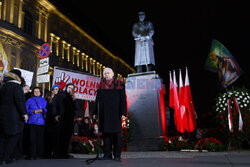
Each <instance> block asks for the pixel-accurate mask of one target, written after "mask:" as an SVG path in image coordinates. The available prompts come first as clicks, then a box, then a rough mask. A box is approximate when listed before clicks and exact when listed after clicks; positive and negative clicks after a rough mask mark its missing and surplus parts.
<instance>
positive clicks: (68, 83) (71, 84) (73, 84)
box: [65, 83, 75, 90]
mask: <svg viewBox="0 0 250 167" xmlns="http://www.w3.org/2000/svg"><path fill="white" fill-rule="evenodd" d="M69 85H73V86H74V88H75V85H74V84H73V83H68V84H67V85H66V88H65V90H66V89H67V88H68V86H69Z"/></svg>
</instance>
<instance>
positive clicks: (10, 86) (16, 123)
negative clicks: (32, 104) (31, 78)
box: [0, 70, 28, 164]
mask: <svg viewBox="0 0 250 167" xmlns="http://www.w3.org/2000/svg"><path fill="white" fill-rule="evenodd" d="M27 120H28V115H27V111H26V108H25V96H24V92H23V88H22V86H21V71H20V70H11V71H10V72H8V73H5V74H4V79H3V83H2V85H1V87H0V160H1V161H0V164H3V163H12V162H13V159H14V158H15V157H13V153H14V150H15V148H16V147H17V143H18V140H19V138H20V134H21V133H22V131H23V127H24V122H25V121H27Z"/></svg>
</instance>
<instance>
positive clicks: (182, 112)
mask: <svg viewBox="0 0 250 167" xmlns="http://www.w3.org/2000/svg"><path fill="white" fill-rule="evenodd" d="M179 104H180V132H181V133H184V132H185V128H186V125H187V118H186V107H185V104H184V87H183V81H182V75H181V69H180V70H179Z"/></svg>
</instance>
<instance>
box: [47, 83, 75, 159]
mask: <svg viewBox="0 0 250 167" xmlns="http://www.w3.org/2000/svg"><path fill="white" fill-rule="evenodd" d="M74 88H75V87H74V84H72V83H69V84H67V85H66V89H65V91H62V92H61V93H59V94H58V95H57V96H55V98H54V100H53V102H52V113H53V115H54V118H55V120H56V122H57V128H56V129H57V130H56V131H57V132H56V133H57V134H56V141H57V142H56V148H55V155H54V157H55V158H73V156H71V155H69V154H68V148H69V143H70V139H71V136H72V134H73V130H74V117H75V114H76V112H77V110H79V106H78V104H77V101H76V98H75V94H74Z"/></svg>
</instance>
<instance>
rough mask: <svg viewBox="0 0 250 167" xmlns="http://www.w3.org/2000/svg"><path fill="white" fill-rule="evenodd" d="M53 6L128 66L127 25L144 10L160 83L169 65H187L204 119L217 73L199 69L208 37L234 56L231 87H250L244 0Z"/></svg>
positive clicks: (97, 0) (248, 13)
mask: <svg viewBox="0 0 250 167" xmlns="http://www.w3.org/2000/svg"><path fill="white" fill-rule="evenodd" d="M50 2H52V3H53V4H55V6H57V8H58V9H59V10H60V11H61V12H62V13H64V14H65V15H66V16H67V17H69V18H70V19H71V20H73V21H74V22H75V23H76V24H78V25H79V26H80V27H82V28H83V29H84V30H85V31H86V32H87V33H89V34H90V35H91V36H93V37H94V38H95V39H96V40H97V41H98V42H99V43H101V44H102V45H103V46H104V47H106V48H107V49H109V50H110V51H111V52H112V53H114V54H115V55H116V56H119V57H121V58H122V59H123V60H125V61H126V62H127V63H128V64H129V65H131V66H132V67H133V63H134V49H135V47H134V45H135V44H134V39H133V36H132V26H133V24H134V23H135V22H137V21H138V15H137V13H138V12H139V11H145V12H146V20H149V21H151V22H152V23H153V25H154V30H155V34H154V36H153V40H154V44H155V45H154V52H155V60H156V71H157V73H158V74H159V75H160V77H161V78H162V79H163V82H164V83H165V84H166V93H167V95H166V99H167V100H168V89H169V87H168V85H169V83H168V82H169V70H176V71H177V74H178V75H177V76H176V77H177V80H178V78H179V73H178V72H179V69H182V70H183V73H182V77H183V80H184V77H185V73H184V72H185V71H184V70H185V67H188V70H189V80H190V85H191V90H192V95H193V99H194V104H195V108H196V111H197V114H198V116H199V118H200V120H206V118H207V116H209V114H208V113H209V112H210V111H211V110H212V107H213V105H214V104H215V103H214V98H215V97H216V96H217V94H218V93H219V92H223V90H221V89H220V88H219V84H218V75H217V74H216V73H211V72H209V71H206V70H205V69H204V63H205V61H206V59H207V56H208V53H209V50H210V47H211V42H212V39H216V40H218V41H219V42H221V43H222V44H223V45H224V46H225V47H226V48H227V49H228V50H229V51H230V52H231V54H232V55H233V56H234V58H235V59H236V61H237V62H238V64H239V66H240V67H241V68H242V69H243V71H244V74H243V75H242V76H241V77H240V78H239V79H238V80H237V81H236V82H235V83H234V84H232V86H236V85H240V86H242V85H244V86H245V87H247V88H250V85H249V84H250V81H249V79H248V78H249V76H250V75H249V74H250V65H249V61H248V59H249V50H250V49H249V48H250V26H249V22H250V10H249V9H247V7H248V5H246V4H244V3H239V2H238V1H237V2H234V3H233V2H229V1H225V0H209V1H201V0H199V1H198V0H193V1H168V0H166V1H164V0H154V1H153V0H150V1H138V0H134V1H131V0H116V1H114V0H105V1H104V0H72V1H61V0H50Z"/></svg>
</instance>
